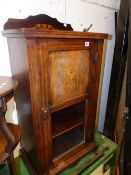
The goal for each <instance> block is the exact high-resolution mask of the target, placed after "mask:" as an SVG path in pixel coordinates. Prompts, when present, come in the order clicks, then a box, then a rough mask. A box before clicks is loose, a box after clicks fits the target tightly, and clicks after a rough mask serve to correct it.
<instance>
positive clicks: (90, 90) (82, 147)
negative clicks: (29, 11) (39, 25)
mask: <svg viewBox="0 0 131 175" xmlns="http://www.w3.org/2000/svg"><path fill="white" fill-rule="evenodd" d="M3 35H5V36H6V37H7V40H8V46H9V55H10V62H11V69H12V75H13V77H15V78H17V79H18V81H19V88H18V90H17V92H16V95H15V97H16V103H17V111H18V116H19V122H20V124H21V128H22V133H23V134H22V138H21V145H22V148H23V150H24V152H25V153H26V155H27V157H28V158H29V160H30V161H31V162H32V164H33V166H34V167H35V169H36V171H37V172H38V174H39V175H40V174H44V173H45V174H50V175H54V174H58V173H59V172H60V171H62V170H63V169H65V168H66V167H68V166H70V165H71V164H73V163H74V162H75V161H76V160H78V159H79V158H81V157H82V156H83V155H85V154H87V153H89V152H91V151H93V150H95V149H96V147H97V143H95V142H94V130H95V118H96V110H97V101H98V91H99V82H100V73H101V63H102V52H103V43H104V39H106V38H107V36H108V35H107V34H98V33H88V32H87V33H86V32H74V31H62V30H53V29H52V30H49V27H48V28H47V29H46V30H45V29H36V28H35V29H34V28H20V29H9V30H5V31H3ZM33 160H34V161H33Z"/></svg>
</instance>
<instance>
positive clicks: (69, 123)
mask: <svg viewBox="0 0 131 175" xmlns="http://www.w3.org/2000/svg"><path fill="white" fill-rule="evenodd" d="M52 123H53V126H52V138H53V139H54V138H56V137H58V136H60V135H61V134H64V133H65V132H67V131H69V130H71V129H73V128H76V127H78V126H81V125H83V124H84V120H83V119H82V117H80V116H78V115H69V116H57V117H55V119H54V120H53V121H52Z"/></svg>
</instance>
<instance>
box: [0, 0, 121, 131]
mask: <svg viewBox="0 0 131 175" xmlns="http://www.w3.org/2000/svg"><path fill="white" fill-rule="evenodd" d="M119 1H120V0H115V1H114V0H106V1H105V0H55V1H54V0H48V1H47V0H1V1H0V31H2V30H3V25H4V23H5V22H6V21H7V19H8V18H26V17H28V16H29V15H37V14H40V13H41V14H44V13H45V14H47V15H50V16H52V17H56V18H57V19H58V20H59V21H61V22H66V23H70V24H71V25H72V27H73V29H74V30H76V31H82V30H83V28H88V27H89V26H90V24H93V27H92V28H91V30H90V31H92V32H103V33H108V34H111V35H112V36H113V37H112V40H110V41H108V47H107V54H106V63H105V70H104V81H103V88H102V97H101V108H100V120H99V130H100V131H102V130H103V124H104V116H105V111H106V104H107V95H108V88H109V79H110V72H111V65H112V56H113V48H114V42H115V37H114V32H115V28H114V26H115V25H114V12H115V10H117V9H118V8H119ZM0 75H9V76H11V71H10V63H9V56H8V48H7V43H6V38H4V37H3V36H2V35H1V34H0ZM11 104H12V102H11ZM9 106H10V105H9ZM9 108H10V107H9ZM8 114H9V117H7V118H8V119H9V120H11V121H12V117H11V114H10V112H9V113H8Z"/></svg>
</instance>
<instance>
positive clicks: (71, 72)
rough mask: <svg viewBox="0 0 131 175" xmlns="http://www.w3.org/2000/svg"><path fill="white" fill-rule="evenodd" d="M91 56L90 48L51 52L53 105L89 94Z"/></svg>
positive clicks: (50, 78) (50, 74)
mask: <svg viewBox="0 0 131 175" xmlns="http://www.w3.org/2000/svg"><path fill="white" fill-rule="evenodd" d="M89 57H90V54H89V50H65V51H60V50H59V51H50V52H49V62H50V68H49V86H50V103H51V106H54V105H59V104H62V103H64V102H67V101H70V100H72V99H74V98H77V97H80V96H82V95H85V94H87V86H88V79H89Z"/></svg>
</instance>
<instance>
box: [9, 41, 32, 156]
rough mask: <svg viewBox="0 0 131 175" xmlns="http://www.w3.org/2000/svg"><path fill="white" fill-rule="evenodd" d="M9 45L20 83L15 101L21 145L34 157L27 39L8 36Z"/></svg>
mask: <svg viewBox="0 0 131 175" xmlns="http://www.w3.org/2000/svg"><path fill="white" fill-rule="evenodd" d="M8 47H9V56H10V64H11V72H12V76H13V77H14V78H16V79H17V80H18V83H19V85H18V88H17V90H16V93H15V101H16V108H17V113H18V120H19V124H20V127H21V129H22V137H21V146H22V148H24V150H25V151H26V153H28V155H29V156H30V155H31V157H32V155H33V156H34V152H35V151H34V150H35V142H34V132H33V121H32V109H31V97H30V84H29V73H28V59H27V49H26V40H25V39H24V38H8Z"/></svg>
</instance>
